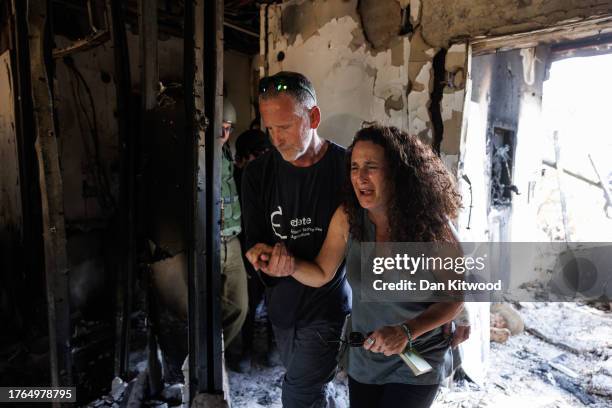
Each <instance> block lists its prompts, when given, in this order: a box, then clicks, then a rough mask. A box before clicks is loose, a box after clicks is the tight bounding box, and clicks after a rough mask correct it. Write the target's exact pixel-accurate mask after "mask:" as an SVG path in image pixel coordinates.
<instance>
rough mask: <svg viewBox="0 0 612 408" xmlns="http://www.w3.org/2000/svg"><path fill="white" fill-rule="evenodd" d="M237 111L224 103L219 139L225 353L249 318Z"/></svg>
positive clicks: (227, 101)
mask: <svg viewBox="0 0 612 408" xmlns="http://www.w3.org/2000/svg"><path fill="white" fill-rule="evenodd" d="M235 123H236V110H235V109H234V107H233V105H232V104H231V102H230V101H229V100H228V99H227V98H224V100H223V124H222V131H221V132H222V133H221V135H220V144H221V146H222V147H221V149H222V154H221V287H222V293H221V318H222V326H223V337H224V343H225V349H226V350H227V349H228V347H229V345H230V344H231V343H232V341H233V340H234V339H235V338H236V337H237V336H238V334H239V333H240V331H241V329H242V325H243V323H244V320H245V319H246V316H247V310H248V306H249V305H248V289H247V275H246V270H245V268H244V263H243V260H242V249H241V247H240V240H239V239H238V235H239V234H240V231H241V230H242V227H241V209H240V199H239V197H238V189H237V188H236V182H235V181H234V160H233V158H232V152H231V149H230V146H229V143H227V141H228V140H229V137H230V135H231V133H232V132H233V130H234V124H235Z"/></svg>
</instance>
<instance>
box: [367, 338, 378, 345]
mask: <svg viewBox="0 0 612 408" xmlns="http://www.w3.org/2000/svg"><path fill="white" fill-rule="evenodd" d="M366 343H367V344H368V346H371V345H372V344H374V343H376V339H373V338H372V337H368V339H367V340H366Z"/></svg>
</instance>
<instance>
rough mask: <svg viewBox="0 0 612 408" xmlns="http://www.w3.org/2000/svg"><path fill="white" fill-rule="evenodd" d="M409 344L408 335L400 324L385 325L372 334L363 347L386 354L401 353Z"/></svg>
mask: <svg viewBox="0 0 612 408" xmlns="http://www.w3.org/2000/svg"><path fill="white" fill-rule="evenodd" d="M406 345H408V337H407V336H406V333H405V332H404V330H402V328H401V327H399V326H384V327H381V328H380V329H378V330H376V331H374V332H373V333H372V334H370V335H369V336H368V337H367V338H366V341H365V342H364V343H363V348H364V349H366V350H370V351H371V352H373V353H383V354H384V355H385V356H392V355H394V354H400V353H401V352H403V351H404V349H405V348H406Z"/></svg>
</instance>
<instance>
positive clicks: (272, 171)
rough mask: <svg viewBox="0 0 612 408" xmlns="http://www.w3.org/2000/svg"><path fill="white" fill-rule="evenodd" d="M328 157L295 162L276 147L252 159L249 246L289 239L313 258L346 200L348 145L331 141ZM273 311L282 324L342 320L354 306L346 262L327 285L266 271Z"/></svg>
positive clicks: (245, 192) (246, 190)
mask: <svg viewBox="0 0 612 408" xmlns="http://www.w3.org/2000/svg"><path fill="white" fill-rule="evenodd" d="M328 143H329V146H328V148H327V151H326V152H325V154H324V156H323V157H322V158H321V159H320V160H319V161H318V162H317V163H315V164H314V165H312V166H309V167H295V166H293V165H292V164H290V163H288V162H286V161H285V160H284V159H283V158H282V156H281V155H280V153H278V151H276V149H272V150H270V151H269V152H267V153H265V154H263V155H261V156H260V157H258V158H257V159H256V160H254V161H252V162H251V163H249V165H248V166H247V167H246V169H245V171H244V173H243V175H242V218H243V222H244V228H245V234H246V240H245V241H246V248H245V250H248V249H249V248H251V247H252V246H253V245H255V244H257V243H259V242H263V243H266V244H269V245H273V244H274V243H277V242H281V241H282V242H284V243H285V245H286V246H287V248H288V250H289V251H290V253H291V254H293V255H294V256H296V257H298V258H302V259H306V260H313V259H314V258H315V257H316V256H317V254H318V253H319V250H320V249H321V246H322V245H323V241H324V240H325V236H326V234H327V228H328V226H329V222H330V221H331V218H332V215H333V214H334V211H336V208H338V205H339V204H340V192H341V189H342V184H343V183H344V177H345V174H346V170H345V155H346V151H345V149H344V148H342V147H340V146H338V145H336V144H334V143H332V142H328ZM262 276H264V280H265V283H266V286H267V296H268V315H269V317H270V321H271V322H272V323H273V324H274V325H276V326H278V327H282V328H288V327H291V326H294V325H296V326H300V325H301V324H304V323H307V322H309V321H314V320H329V321H342V320H343V319H344V316H345V315H346V314H347V313H348V312H349V311H350V288H349V287H348V284H347V282H346V275H345V271H344V265H342V267H341V268H340V270H339V271H338V272H337V273H336V275H335V277H334V279H333V280H332V281H331V282H329V283H327V284H326V285H325V286H323V287H321V288H312V287H309V286H305V285H303V284H301V283H300V282H298V281H297V280H295V279H294V278H292V277H284V278H272V277H269V276H267V275H265V274H262Z"/></svg>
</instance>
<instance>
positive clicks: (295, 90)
mask: <svg viewBox="0 0 612 408" xmlns="http://www.w3.org/2000/svg"><path fill="white" fill-rule="evenodd" d="M283 79H285V80H286V82H287V83H288V84H289V85H293V86H279V87H277V86H262V84H274V83H279V82H282V81H283ZM259 84H260V85H259V98H260V99H261V100H264V101H265V100H267V99H270V98H275V97H277V96H278V95H281V94H287V95H289V96H291V97H292V98H293V99H294V100H295V101H296V102H297V104H298V105H300V106H301V107H302V108H303V110H304V111H306V110H309V109H311V108H312V107H313V106H315V105H316V104H317V94H316V93H315V90H314V87H313V86H312V82H310V80H308V78H306V77H305V76H304V75H302V74H300V73H299V72H291V71H281V72H279V73H277V74H274V75H272V76H270V77H265V78H262V79H261V80H260V83H259ZM262 88H263V89H262Z"/></svg>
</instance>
